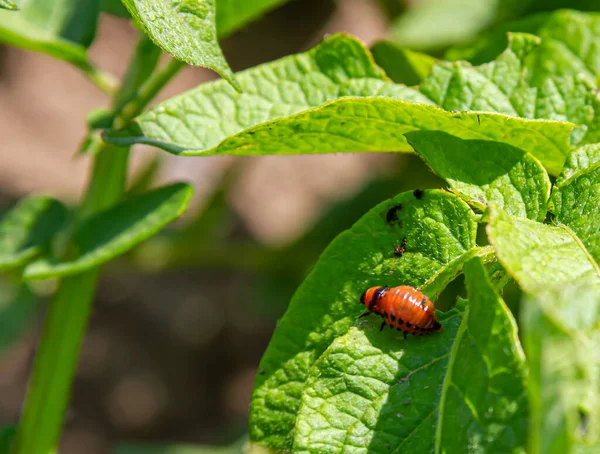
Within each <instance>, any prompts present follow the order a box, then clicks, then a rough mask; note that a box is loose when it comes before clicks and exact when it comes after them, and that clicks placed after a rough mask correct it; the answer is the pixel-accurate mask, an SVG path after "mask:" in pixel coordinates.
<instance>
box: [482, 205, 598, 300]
mask: <svg viewBox="0 0 600 454" xmlns="http://www.w3.org/2000/svg"><path fill="white" fill-rule="evenodd" d="M487 233H488V238H489V241H490V243H491V244H492V245H493V246H494V249H495V250H496V255H497V257H498V260H499V261H500V262H501V263H502V265H503V266H504V268H505V269H506V271H507V272H508V273H509V274H510V275H511V276H512V277H513V278H515V280H516V281H517V282H518V283H519V285H520V286H521V288H522V289H523V290H525V291H526V292H529V293H534V292H536V291H539V289H540V288H543V287H547V286H549V285H556V286H560V285H567V284H569V283H587V284H588V285H593V286H595V287H597V288H599V289H600V270H599V269H598V265H597V264H596V263H595V262H594V260H593V259H592V258H591V257H590V255H589V254H588V253H587V251H586V250H585V248H584V247H583V245H582V244H581V240H580V239H579V238H577V237H576V236H575V234H574V233H573V232H572V231H571V230H570V229H568V228H567V227H565V226H556V227H555V226H550V225H546V224H541V223H539V222H534V221H530V220H529V219H524V218H517V217H513V216H510V215H509V214H507V213H506V212H504V211H503V210H501V209H500V208H499V207H497V206H494V205H492V206H491V208H490V222H489V224H488V226H487Z"/></svg>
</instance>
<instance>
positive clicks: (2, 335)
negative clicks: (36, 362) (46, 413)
mask: <svg viewBox="0 0 600 454" xmlns="http://www.w3.org/2000/svg"><path fill="white" fill-rule="evenodd" d="M38 309H39V304H38V299H37V298H36V297H35V295H33V293H31V291H30V290H29V288H28V287H27V285H26V284H21V285H19V286H16V285H8V283H6V282H5V281H0V353H2V352H3V351H4V350H6V349H7V348H8V347H10V346H11V345H12V344H13V343H14V342H15V341H17V340H18V339H19V338H20V337H21V336H22V335H23V333H24V332H25V330H26V329H27V328H29V327H30V325H31V322H32V320H33V318H34V317H35V315H36V314H37V313H38ZM0 452H2V450H1V449H0Z"/></svg>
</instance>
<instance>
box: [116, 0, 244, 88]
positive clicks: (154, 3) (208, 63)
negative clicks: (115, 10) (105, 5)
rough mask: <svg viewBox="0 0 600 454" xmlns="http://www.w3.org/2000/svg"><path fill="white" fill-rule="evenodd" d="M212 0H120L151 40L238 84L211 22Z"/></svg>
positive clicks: (195, 64) (213, 10) (213, 1)
mask: <svg viewBox="0 0 600 454" xmlns="http://www.w3.org/2000/svg"><path fill="white" fill-rule="evenodd" d="M215 1H216V0H123V3H124V4H125V6H126V7H127V9H128V10H129V12H130V13H131V15H132V16H133V17H134V18H135V19H136V20H137V21H138V22H139V23H140V24H141V25H142V27H143V28H144V30H145V31H146V33H147V34H148V35H149V36H150V38H152V40H153V41H154V42H155V43H156V45H157V46H159V47H160V48H161V49H163V50H164V51H165V52H167V53H169V54H171V55H172V56H173V57H175V58H177V59H178V60H181V61H184V62H186V63H188V64H190V65H194V66H203V67H205V68H210V69H212V70H214V71H216V72H217V73H219V74H220V75H221V76H222V77H223V78H224V79H225V80H227V81H228V82H229V83H230V84H232V85H233V86H234V87H236V88H238V84H237V83H236V81H235V78H234V76H233V72H232V71H231V69H230V68H229V65H228V64H227V62H226V61H225V57H224V56H223V52H222V51H221V47H220V46H219V42H218V41H217V26H216V23H215V9H216V5H215Z"/></svg>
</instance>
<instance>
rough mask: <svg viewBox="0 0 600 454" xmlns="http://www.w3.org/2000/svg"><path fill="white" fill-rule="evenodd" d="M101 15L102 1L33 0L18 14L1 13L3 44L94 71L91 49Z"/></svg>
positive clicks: (26, 3) (1, 39) (0, 27)
mask: <svg viewBox="0 0 600 454" xmlns="http://www.w3.org/2000/svg"><path fill="white" fill-rule="evenodd" d="M99 14H100V1H99V0H91V1H88V2H85V3H82V2H80V1H79V0H30V1H28V2H23V4H22V5H21V11H19V13H17V14H15V13H13V12H11V11H0V42H2V43H5V44H8V45H11V46H15V47H19V48H22V49H26V50H31V51H34V52H41V53H44V54H48V55H50V56H52V57H55V58H59V59H62V60H66V61H68V62H70V63H72V64H74V65H76V66H78V67H79V68H82V69H84V70H86V71H93V68H92V67H91V65H90V63H89V62H88V58H87V47H88V46H89V45H90V44H91V43H92V41H93V40H94V37H95V35H96V25H97V21H98V16H99Z"/></svg>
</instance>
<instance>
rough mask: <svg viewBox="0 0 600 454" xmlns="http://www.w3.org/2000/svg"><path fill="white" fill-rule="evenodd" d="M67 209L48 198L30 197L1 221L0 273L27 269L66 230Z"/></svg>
mask: <svg viewBox="0 0 600 454" xmlns="http://www.w3.org/2000/svg"><path fill="white" fill-rule="evenodd" d="M66 219H67V209H66V208H65V206H64V205H63V204H62V203H60V202H59V201H57V200H54V199H51V198H49V197H41V196H35V197H29V198H27V199H23V200H21V201H20V202H19V204H18V205H17V206H16V207H14V208H13V209H12V210H10V211H9V212H8V213H6V214H5V215H4V217H3V218H2V219H1V220H0V270H8V269H12V268H18V267H21V266H23V265H25V264H26V263H27V262H28V261H30V260H31V259H32V258H33V257H35V256H36V255H37V254H39V253H40V252H41V251H42V248H43V247H44V246H45V245H46V244H48V242H49V241H50V240H51V239H52V237H53V236H54V235H55V234H56V233H57V232H58V231H59V230H60V229H61V228H62V227H63V225H64V223H65V221H66Z"/></svg>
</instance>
